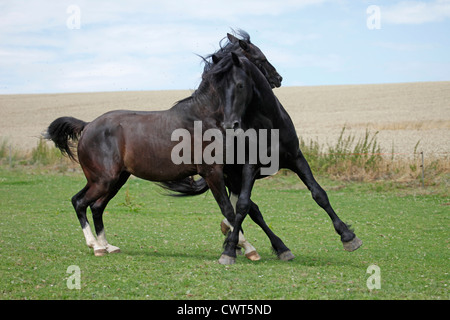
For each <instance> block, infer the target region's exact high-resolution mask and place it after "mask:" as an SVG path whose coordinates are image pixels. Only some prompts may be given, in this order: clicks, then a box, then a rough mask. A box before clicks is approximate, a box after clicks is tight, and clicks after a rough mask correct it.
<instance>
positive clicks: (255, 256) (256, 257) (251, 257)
mask: <svg viewBox="0 0 450 320" xmlns="http://www.w3.org/2000/svg"><path fill="white" fill-rule="evenodd" d="M245 256H246V257H247V259H249V260H251V261H259V260H261V256H260V255H259V254H258V252H256V251H252V252H249V253H246V254H245Z"/></svg>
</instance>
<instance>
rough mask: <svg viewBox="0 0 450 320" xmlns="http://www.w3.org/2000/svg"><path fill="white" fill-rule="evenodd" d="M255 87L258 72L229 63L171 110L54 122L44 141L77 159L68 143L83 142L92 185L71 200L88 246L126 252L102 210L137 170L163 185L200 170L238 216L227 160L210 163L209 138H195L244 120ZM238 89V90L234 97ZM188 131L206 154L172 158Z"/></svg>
mask: <svg viewBox="0 0 450 320" xmlns="http://www.w3.org/2000/svg"><path fill="white" fill-rule="evenodd" d="M264 81H265V83H267V80H264ZM253 87H254V84H253V79H252V77H250V76H249V74H247V73H246V72H245V71H244V69H242V67H241V66H238V65H236V64H233V63H232V62H231V60H230V61H229V63H219V64H216V65H215V66H213V67H212V68H210V69H209V70H208V72H205V73H204V74H203V75H202V82H201V84H200V86H199V88H198V89H197V90H196V91H195V92H194V93H193V95H192V96H191V97H188V98H186V99H184V100H181V101H179V102H178V103H176V104H175V105H174V106H173V107H172V108H171V109H169V110H166V111H155V112H136V111H125V110H119V111H111V112H108V113H105V114H104V115H102V116H100V117H98V118H97V119H95V120H94V121H92V122H90V123H86V122H84V121H82V120H78V119H75V118H72V117H62V118H58V119H56V120H55V121H53V122H52V123H51V124H50V126H49V127H48V130H47V133H46V138H47V139H50V140H52V141H53V142H54V143H55V145H56V146H57V147H58V148H59V149H60V150H61V151H62V152H63V153H66V154H67V155H68V156H69V157H70V158H72V159H75V155H74V153H73V151H72V150H71V145H70V143H69V140H74V141H76V140H78V145H77V155H78V161H79V163H80V165H81V168H82V170H83V172H84V175H85V177H86V179H87V184H86V186H85V187H84V188H83V189H82V190H81V191H80V192H78V193H77V194H76V195H75V196H73V198H72V204H73V206H74V208H75V211H76V214H77V217H78V219H79V221H80V224H81V228H82V230H83V233H84V236H85V239H86V243H87V245H88V246H89V247H91V248H93V249H94V254H95V255H104V254H106V253H113V252H119V251H120V249H119V248H118V247H116V246H113V245H110V244H109V243H108V241H107V240H106V236H105V229H104V225H103V219H102V215H103V212H104V210H105V207H106V206H107V204H108V202H109V201H110V200H111V199H112V198H113V197H114V196H115V195H116V194H117V192H118V191H119V189H120V188H121V187H122V186H123V185H124V184H125V182H126V181H127V179H128V178H129V176H130V175H131V174H133V175H135V176H137V177H140V178H142V179H146V180H150V181H160V182H161V181H171V180H182V179H184V178H186V177H188V176H192V175H195V174H199V175H200V176H201V177H202V178H203V179H204V181H205V182H206V184H207V185H208V187H209V188H210V189H211V191H212V193H213V195H214V197H215V199H216V201H217V203H218V204H219V207H220V209H221V211H222V214H223V215H224V216H225V217H226V218H227V219H229V220H230V221H233V220H234V210H233V207H232V205H231V203H230V200H229V198H228V194H227V191H226V187H225V183H224V179H223V164H221V163H210V162H206V161H204V159H203V158H202V157H201V156H202V152H205V150H206V148H207V147H208V146H209V144H208V143H207V141H200V144H198V143H196V142H198V141H195V136H196V134H197V135H198V134H200V136H201V137H202V136H203V135H204V134H206V132H210V133H211V132H213V133H215V134H216V136H220V134H222V133H223V132H224V129H223V126H224V125H225V126H229V125H230V123H231V124H232V123H236V122H238V123H240V121H241V115H242V108H241V106H242V105H245V104H246V103H247V101H246V99H247V97H248V96H249V95H250V94H251V91H250V90H251V88H253ZM237 88H238V89H239V92H240V94H235V93H236V90H237ZM230 110H236V111H237V112H238V113H239V114H238V115H236V114H234V113H233V112H230ZM199 125H200V126H199ZM196 131H197V132H196ZM175 133H177V134H175ZM185 134H187V135H188V138H189V143H188V147H189V149H190V150H194V151H195V150H198V149H200V150H199V151H200V159H198V157H197V156H196V154H195V152H193V153H191V154H188V155H187V160H186V158H184V156H186V155H184V154H183V158H184V161H181V162H179V161H178V160H177V161H174V157H175V156H177V155H178V156H179V154H177V152H174V150H175V149H176V148H177V146H179V145H180V144H181V143H182V142H185V141H184V140H183V141H180V139H181V137H186V136H185ZM191 137H194V139H191ZM218 142H220V141H218ZM216 151H217V152H221V150H216ZM222 152H223V150H222ZM87 207H90V208H91V211H92V216H93V220H94V226H95V231H96V233H97V239H95V237H94V235H93V233H92V231H91V228H90V226H89V223H88V220H87V217H86V210H87Z"/></svg>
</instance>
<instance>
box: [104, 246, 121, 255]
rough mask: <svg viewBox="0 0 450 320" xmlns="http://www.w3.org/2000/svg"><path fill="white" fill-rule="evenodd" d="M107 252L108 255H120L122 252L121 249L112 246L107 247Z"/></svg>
mask: <svg viewBox="0 0 450 320" xmlns="http://www.w3.org/2000/svg"><path fill="white" fill-rule="evenodd" d="M106 251H108V253H119V252H120V248H119V247H116V246H112V245H110V244H109V245H107V247H106Z"/></svg>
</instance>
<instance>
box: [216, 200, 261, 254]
mask: <svg viewBox="0 0 450 320" xmlns="http://www.w3.org/2000/svg"><path fill="white" fill-rule="evenodd" d="M237 201H238V195H237V194H234V193H232V192H231V194H230V202H231V205H232V206H233V209H234V212H236V203H237ZM220 228H221V230H222V233H223V234H224V235H227V234H228V232H229V231H231V232H233V230H234V228H233V226H232V225H231V223H230V222H229V221H228V220H227V219H226V218H225V219H223V220H222V222H221V224H220ZM238 246H239V247H241V248H244V254H245V256H246V257H247V259H249V260H252V261H258V260H260V259H261V256H260V255H259V254H258V252H256V249H255V247H254V246H253V245H252V244H251V243H250V242H249V241H247V239H245V237H244V234H243V232H242V231H239V242H238ZM239 251H240V248H238V251H237V252H239Z"/></svg>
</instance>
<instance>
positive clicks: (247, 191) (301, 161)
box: [164, 55, 362, 264]
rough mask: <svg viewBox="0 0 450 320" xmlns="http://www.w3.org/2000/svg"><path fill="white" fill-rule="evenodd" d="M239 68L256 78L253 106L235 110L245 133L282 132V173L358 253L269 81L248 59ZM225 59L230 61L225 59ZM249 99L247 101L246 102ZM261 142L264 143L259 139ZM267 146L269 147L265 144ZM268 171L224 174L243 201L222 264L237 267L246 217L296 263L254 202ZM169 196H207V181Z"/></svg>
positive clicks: (250, 168)
mask: <svg viewBox="0 0 450 320" xmlns="http://www.w3.org/2000/svg"><path fill="white" fill-rule="evenodd" d="M231 57H234V58H233V62H234V64H235V65H237V66H240V67H241V68H243V69H244V70H246V72H247V73H248V74H251V77H252V78H253V82H254V84H255V87H254V88H253V93H252V96H251V98H249V99H244V100H246V101H248V103H246V104H245V105H241V106H239V107H240V108H242V110H241V111H239V110H231V111H230V112H233V113H234V114H239V113H241V114H242V122H241V123H240V126H241V127H242V128H259V129H261V128H264V129H270V130H274V129H275V130H278V132H279V147H278V150H272V152H279V168H287V169H290V170H292V171H294V172H295V173H296V174H297V175H298V176H299V177H300V179H301V180H302V181H303V182H304V183H305V185H306V186H307V187H308V189H309V190H310V191H311V194H312V197H313V199H314V200H315V201H316V203H317V204H318V205H319V206H320V207H322V208H323V209H324V210H325V211H326V212H327V214H328V215H329V217H330V218H331V220H332V222H333V226H334V228H335V230H336V232H337V233H338V234H339V235H340V237H341V241H342V242H343V246H344V249H345V250H347V251H354V250H356V249H358V248H359V247H360V246H361V244H362V241H361V240H360V239H358V238H357V237H356V236H355V234H354V233H353V231H352V230H350V229H349V227H348V226H347V225H346V224H345V223H344V222H342V221H341V220H340V218H339V217H338V216H337V214H336V213H335V211H334V210H333V208H332V207H331V204H330V202H329V200H328V196H327V194H326V192H325V191H324V190H323V189H322V187H320V185H319V184H318V183H317V181H316V180H315V179H314V176H313V174H312V172H311V169H310V167H309V165H308V162H307V161H306V159H305V157H304V156H303V154H302V152H301V150H300V147H299V141H298V138H297V134H296V131H295V128H294V125H293V123H292V120H291V118H290V117H289V115H288V113H287V112H286V110H285V109H284V108H283V106H282V105H281V103H280V102H279V100H278V99H277V98H276V96H275V95H274V94H273V92H272V90H271V88H270V87H271V85H270V84H269V83H268V81H267V80H266V78H265V77H264V75H263V74H262V73H261V72H260V70H259V69H258V68H255V66H254V64H253V63H251V62H250V61H249V60H248V59H246V58H245V57H244V56H241V57H237V56H236V55H232V56H231ZM223 59H225V60H226V59H230V58H229V57H227V56H225V57H224V58H223ZM212 60H213V62H214V64H217V63H222V60H220V58H218V57H216V56H212ZM247 98H248V97H247ZM258 139H259V137H258ZM266 145H267V144H266ZM263 167H264V166H263V165H262V163H261V162H258V163H249V162H247V163H246V164H244V165H237V164H228V163H227V164H226V165H225V168H224V174H225V176H226V185H227V187H228V188H229V190H230V191H231V193H234V194H238V195H239V198H238V200H237V203H236V204H235V209H236V217H235V219H234V220H232V221H231V220H229V222H230V223H231V225H232V226H234V230H233V231H232V232H231V233H230V235H229V237H228V238H227V240H226V244H225V250H224V252H223V254H222V256H221V259H220V262H221V263H224V264H232V263H234V262H235V257H236V251H235V250H236V245H237V243H238V239H239V235H238V232H239V231H240V230H241V224H242V221H243V220H244V218H245V216H246V215H247V213H249V214H250V216H251V218H252V220H254V221H255V222H256V223H257V224H258V225H259V226H260V227H261V228H262V229H263V230H264V231H265V232H266V234H267V235H268V237H269V239H270V241H271V244H272V247H273V249H274V250H275V252H276V253H277V255H278V257H279V258H280V259H282V260H291V259H293V258H294V256H293V254H292V253H291V251H290V250H289V249H288V248H287V247H286V245H285V244H284V243H283V242H282V241H281V239H280V238H279V237H277V236H276V235H275V234H274V233H273V232H272V231H271V230H270V228H269V227H268V226H267V224H266V223H265V222H264V219H263V217H262V215H261V212H260V211H259V209H258V206H257V205H256V204H255V203H254V202H252V201H251V199H250V196H251V190H252V187H253V184H254V181H255V179H258V178H262V177H264V175H262V174H261V168H263ZM164 184H165V187H166V188H167V189H169V190H172V191H175V192H178V193H181V194H185V195H195V194H201V193H203V192H205V191H206V190H207V189H208V187H207V186H206V184H205V181H204V180H202V179H199V180H196V181H193V180H192V178H188V179H186V180H181V181H170V182H167V183H164Z"/></svg>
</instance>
